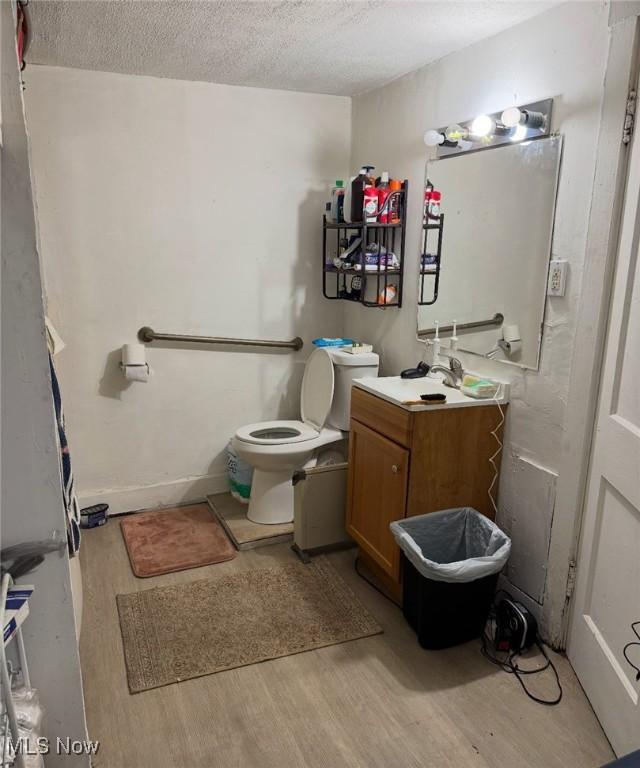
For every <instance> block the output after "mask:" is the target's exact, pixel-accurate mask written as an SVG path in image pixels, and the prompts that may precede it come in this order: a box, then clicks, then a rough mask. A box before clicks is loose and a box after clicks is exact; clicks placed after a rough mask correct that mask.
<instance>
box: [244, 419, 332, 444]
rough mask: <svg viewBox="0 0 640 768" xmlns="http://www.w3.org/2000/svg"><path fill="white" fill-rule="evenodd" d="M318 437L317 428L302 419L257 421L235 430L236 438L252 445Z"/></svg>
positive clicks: (286, 442) (294, 441) (300, 440)
mask: <svg viewBox="0 0 640 768" xmlns="http://www.w3.org/2000/svg"><path fill="white" fill-rule="evenodd" d="M316 437H318V430H317V429H314V428H313V427H312V426H311V425H310V424H305V423H304V421H284V420H281V421H259V422H258V423H257V424H247V425H246V426H244V427H240V429H239V430H238V431H237V432H236V438H237V439H238V440H241V441H242V442H243V443H251V444H253V445H288V444H290V443H303V442H305V441H306V440H313V439H314V438H316Z"/></svg>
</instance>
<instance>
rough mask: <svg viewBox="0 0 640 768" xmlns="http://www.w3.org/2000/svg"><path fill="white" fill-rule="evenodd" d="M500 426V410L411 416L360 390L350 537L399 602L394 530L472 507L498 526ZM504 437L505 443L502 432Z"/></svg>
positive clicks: (356, 393) (355, 403) (354, 411)
mask: <svg viewBox="0 0 640 768" xmlns="http://www.w3.org/2000/svg"><path fill="white" fill-rule="evenodd" d="M502 409H503V411H505V410H506V406H504V405H503V406H502ZM500 420H501V419H500V412H499V409H498V406H497V405H495V404H487V405H473V406H467V407H459V408H441V409H438V408H433V409H431V410H421V411H408V410H406V409H404V408H401V407H400V406H397V405H394V404H393V403H390V402H388V401H386V400H384V399H382V398H380V397H376V396H375V395H372V394H370V393H369V392H365V391H364V390H363V389H360V388H358V387H354V388H353V391H352V396H351V432H350V435H349V480H348V490H347V532H348V533H349V535H350V536H352V537H353V538H354V539H355V541H356V542H357V543H358V546H359V548H360V557H361V558H362V560H363V561H364V562H365V564H366V565H367V566H368V567H369V569H371V570H372V571H373V572H374V573H375V574H376V576H378V578H379V579H380V580H381V581H382V582H383V583H384V584H385V586H386V587H387V589H388V590H389V591H390V592H391V593H392V595H393V596H394V597H396V598H399V597H400V594H401V573H400V550H399V549H398V547H397V545H396V543H395V541H394V539H393V536H392V534H391V531H390V530H389V523H390V522H392V521H393V520H400V519H402V518H403V517H411V516H413V515H421V514H424V513H426V512H435V511H437V510H440V509H449V508H451V507H466V506H469V507H474V508H475V509H477V510H478V511H479V512H482V514H484V515H487V516H488V517H490V518H492V519H493V517H494V510H493V506H492V504H491V500H490V498H489V493H488V490H489V486H490V485H491V481H492V478H493V474H494V469H493V467H492V465H491V464H490V463H489V459H490V458H491V456H492V455H493V454H494V453H495V452H496V450H497V448H498V444H497V442H496V440H495V438H494V437H493V436H492V434H491V432H492V431H494V430H495V429H496V427H497V425H498V424H499V423H500ZM497 434H498V435H499V437H500V439H501V440H502V429H500V430H499V431H498V433H497ZM499 458H500V457H499V456H498V457H497V462H496V463H497V466H498V467H499V466H500V463H499ZM496 492H497V481H496V484H495V486H494V493H496Z"/></svg>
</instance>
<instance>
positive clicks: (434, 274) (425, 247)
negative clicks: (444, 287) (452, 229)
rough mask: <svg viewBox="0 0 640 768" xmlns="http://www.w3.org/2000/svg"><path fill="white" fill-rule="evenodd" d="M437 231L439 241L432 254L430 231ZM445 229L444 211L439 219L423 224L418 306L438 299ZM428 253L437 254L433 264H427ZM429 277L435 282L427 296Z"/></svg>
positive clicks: (429, 303) (433, 302)
mask: <svg viewBox="0 0 640 768" xmlns="http://www.w3.org/2000/svg"><path fill="white" fill-rule="evenodd" d="M431 231H437V232H438V236H437V243H436V251H435V253H434V254H432V253H431V252H430V251H429V232H431ZM443 231H444V213H441V214H440V216H439V217H438V219H437V221H436V220H434V219H427V223H426V224H423V225H422V253H421V255H420V276H419V284H420V290H419V291H418V306H429V305H431V304H435V303H436V301H437V300H438V289H439V287H440V262H441V259H442V233H443ZM427 255H430V256H435V261H434V262H433V263H432V264H428V265H425V257H426V256H427ZM427 278H433V284H432V286H431V290H430V291H429V293H428V294H427V297H429V296H430V298H425V288H426V282H427Z"/></svg>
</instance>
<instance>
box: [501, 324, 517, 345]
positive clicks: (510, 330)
mask: <svg viewBox="0 0 640 768" xmlns="http://www.w3.org/2000/svg"><path fill="white" fill-rule="evenodd" d="M502 338H503V339H504V340H505V341H522V336H521V335H520V328H518V326H517V325H515V324H514V325H504V326H503V327H502Z"/></svg>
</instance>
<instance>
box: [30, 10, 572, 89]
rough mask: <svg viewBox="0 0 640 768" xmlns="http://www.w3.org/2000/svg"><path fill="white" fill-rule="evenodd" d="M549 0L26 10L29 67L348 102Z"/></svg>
mask: <svg viewBox="0 0 640 768" xmlns="http://www.w3.org/2000/svg"><path fill="white" fill-rule="evenodd" d="M555 4H557V0H556V2H554V1H553V0H551V1H549V2H545V1H544V0H533V1H529V0H511V2H508V1H505V0H498V1H493V0H473V1H471V2H444V1H440V0H414V1H412V2H411V1H406V0H364V1H363V0H333V1H331V2H326V1H325V0H317V1H316V0H283V1H281V2H277V1H275V0H262V1H261V2H244V1H243V0H220V1H210V2H204V1H202V0H201V1H199V2H193V1H192V2H184V1H182V0H165V1H163V2H146V0H134V1H133V2H132V1H131V0H119V1H115V2H114V1H109V2H107V1H105V0H85V1H84V2H70V1H68V0H67V1H66V2H59V0H31V3H30V4H29V11H30V21H31V30H32V36H33V37H32V41H31V46H30V49H29V52H28V56H27V60H28V62H31V63H35V64H51V65H54V66H62V67H76V68H80V69H95V70H101V71H105V72H122V73H126V74H136V75H153V76H155V77H170V78H177V79H181V80H203V81H209V82H213V83H228V84H232V85H248V86H256V87H259V88H282V89H286V90H295V91H310V92H315V93H332V94H338V95H344V96H351V95H353V94H356V93H361V92H363V91H366V90H368V89H370V88H375V87H377V86H379V85H382V84H384V83H386V82H388V81H390V80H393V79H394V78H395V77H398V76H399V75H402V74H405V73H406V72H410V71H411V70H413V69H417V68H418V67H421V66H423V65H424V64H427V63H429V62H431V61H435V60H436V59H439V58H441V57H442V56H445V55H446V54H448V53H451V52H452V51H456V50H459V49H460V48H464V47H465V46H467V45H470V44H471V43H473V42H475V41H477V40H481V39H483V38H485V37H489V36H491V35H494V34H496V33H497V32H500V31H501V30H503V29H506V28H508V27H511V26H514V25H515V24H518V23H520V22H522V21H524V20H525V19H528V18H530V17H531V16H535V15H537V14H538V13H541V12H543V11H545V10H547V9H548V8H550V7H551V6H553V5H555Z"/></svg>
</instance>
